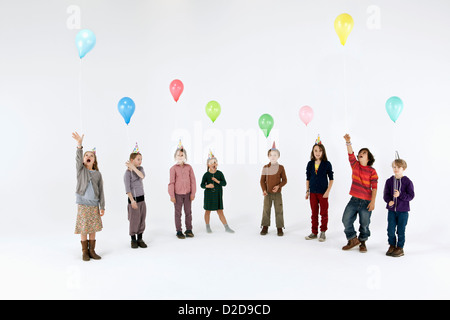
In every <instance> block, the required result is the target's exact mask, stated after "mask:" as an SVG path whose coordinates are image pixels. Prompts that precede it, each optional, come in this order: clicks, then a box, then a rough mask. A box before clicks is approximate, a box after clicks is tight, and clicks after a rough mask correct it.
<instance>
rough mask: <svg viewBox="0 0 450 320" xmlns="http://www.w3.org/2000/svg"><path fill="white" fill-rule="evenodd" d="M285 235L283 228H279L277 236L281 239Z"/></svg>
mask: <svg viewBox="0 0 450 320" xmlns="http://www.w3.org/2000/svg"><path fill="white" fill-rule="evenodd" d="M283 234H284V233H283V228H277V235H278V236H280V237H281V236H282V235H283Z"/></svg>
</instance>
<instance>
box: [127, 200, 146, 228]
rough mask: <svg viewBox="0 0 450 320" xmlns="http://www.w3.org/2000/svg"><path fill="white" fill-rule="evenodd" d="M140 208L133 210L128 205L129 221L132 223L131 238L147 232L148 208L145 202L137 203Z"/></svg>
mask: <svg viewBox="0 0 450 320" xmlns="http://www.w3.org/2000/svg"><path fill="white" fill-rule="evenodd" d="M136 204H137V206H138V208H137V209H133V207H132V206H131V204H130V203H129V204H128V221H130V236H134V235H136V234H141V233H143V232H144V230H145V217H146V216H147V206H146V205H145V201H141V202H138V203H136Z"/></svg>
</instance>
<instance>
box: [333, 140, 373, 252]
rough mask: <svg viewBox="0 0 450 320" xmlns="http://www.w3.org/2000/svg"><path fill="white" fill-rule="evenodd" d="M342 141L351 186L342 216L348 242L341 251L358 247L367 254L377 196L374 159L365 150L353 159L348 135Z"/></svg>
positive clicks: (360, 151)
mask: <svg viewBox="0 0 450 320" xmlns="http://www.w3.org/2000/svg"><path fill="white" fill-rule="evenodd" d="M344 139H345V144H346V145H347V153H348V160H349V162H350V166H351V168H352V186H351V188H350V195H351V196H352V197H351V199H350V201H349V202H348V204H347V206H346V207H345V210H344V214H343V216H342V223H343V224H344V228H345V229H344V232H345V236H346V238H347V240H348V243H347V245H345V246H344V247H343V248H342V250H350V249H351V248H353V247H355V246H357V245H360V246H359V251H360V252H367V247H366V241H367V239H369V236H370V230H369V225H370V216H371V214H372V211H373V210H374V209H375V198H376V196H377V184H378V175H377V172H376V170H375V169H374V168H372V165H373V163H374V162H375V158H374V156H373V155H372V153H371V152H370V151H369V149H367V148H362V149H361V150H359V152H358V156H357V157H355V154H354V153H353V148H352V143H351V141H350V135H348V134H346V135H345V136H344ZM357 216H359V224H360V227H359V236H358V237H357V236H356V231H355V228H354V227H353V223H354V222H355V220H356V217H357Z"/></svg>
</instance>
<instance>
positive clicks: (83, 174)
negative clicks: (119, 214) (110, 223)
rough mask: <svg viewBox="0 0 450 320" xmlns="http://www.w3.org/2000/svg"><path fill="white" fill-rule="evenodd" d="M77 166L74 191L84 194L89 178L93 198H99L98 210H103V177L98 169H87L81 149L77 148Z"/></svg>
mask: <svg viewBox="0 0 450 320" xmlns="http://www.w3.org/2000/svg"><path fill="white" fill-rule="evenodd" d="M76 168H77V189H76V191H75V192H76V193H77V194H79V195H81V196H82V195H84V194H85V193H86V189H87V187H88V185H89V180H91V181H92V187H93V188H94V194H95V198H96V199H98V200H99V205H100V210H105V196H104V194H103V179H102V174H101V173H100V171H97V170H95V171H89V169H87V168H86V167H85V166H84V164H83V149H79V148H77V156H76Z"/></svg>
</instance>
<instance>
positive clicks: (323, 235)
mask: <svg viewBox="0 0 450 320" xmlns="http://www.w3.org/2000/svg"><path fill="white" fill-rule="evenodd" d="M326 238H327V237H326V236H325V231H323V232H321V233H320V236H319V241H320V242H324V241H325V240H326Z"/></svg>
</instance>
